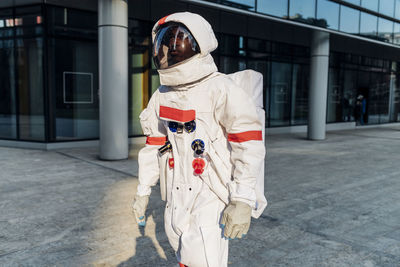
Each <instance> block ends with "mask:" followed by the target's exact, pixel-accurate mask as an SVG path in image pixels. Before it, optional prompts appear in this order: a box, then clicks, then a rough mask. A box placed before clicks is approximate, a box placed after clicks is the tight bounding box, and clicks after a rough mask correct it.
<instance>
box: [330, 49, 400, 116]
mask: <svg viewBox="0 0 400 267" xmlns="http://www.w3.org/2000/svg"><path fill="white" fill-rule="evenodd" d="M330 57H331V58H330V69H329V81H328V102H327V104H328V108H327V122H341V121H342V122H346V121H355V122H356V123H357V124H381V123H388V122H397V121H398V120H399V119H398V116H399V115H398V109H399V107H398V103H399V85H398V82H397V78H398V77H399V73H398V72H397V69H396V67H397V63H395V62H392V63H391V62H390V61H387V60H382V59H375V58H370V57H361V56H355V55H349V54H342V53H332V54H331V56H330ZM391 66H394V67H391ZM360 96H363V98H364V99H365V100H364V103H363V101H360Z"/></svg>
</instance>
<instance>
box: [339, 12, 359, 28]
mask: <svg viewBox="0 0 400 267" xmlns="http://www.w3.org/2000/svg"><path fill="white" fill-rule="evenodd" d="M359 17H360V11H358V10H355V9H352V8H349V7H346V6H343V5H342V6H341V8H340V30H341V31H343V32H348V33H356V34H358V31H359V28H358V24H359Z"/></svg>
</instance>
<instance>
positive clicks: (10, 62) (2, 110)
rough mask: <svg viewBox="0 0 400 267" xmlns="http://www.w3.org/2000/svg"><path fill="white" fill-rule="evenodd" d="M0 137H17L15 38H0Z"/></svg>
mask: <svg viewBox="0 0 400 267" xmlns="http://www.w3.org/2000/svg"><path fill="white" fill-rule="evenodd" d="M0 62H1V64H0V138H7V139H16V138H17V117H16V88H15V87H16V84H15V60H14V42H13V40H0Z"/></svg>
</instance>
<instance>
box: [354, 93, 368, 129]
mask: <svg viewBox="0 0 400 267" xmlns="http://www.w3.org/2000/svg"><path fill="white" fill-rule="evenodd" d="M356 108H357V111H358V112H357V113H358V116H359V123H360V125H364V123H365V121H364V119H365V114H366V111H367V100H366V99H365V97H364V96H363V95H359V96H358V97H357V102H356Z"/></svg>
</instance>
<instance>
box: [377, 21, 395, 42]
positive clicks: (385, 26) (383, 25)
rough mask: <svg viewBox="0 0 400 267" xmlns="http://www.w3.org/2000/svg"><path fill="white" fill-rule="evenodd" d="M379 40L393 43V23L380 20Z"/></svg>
mask: <svg viewBox="0 0 400 267" xmlns="http://www.w3.org/2000/svg"><path fill="white" fill-rule="evenodd" d="M378 38H379V40H381V41H384V42H390V43H391V42H392V41H393V21H390V20H387V19H382V18H379V19H378Z"/></svg>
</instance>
